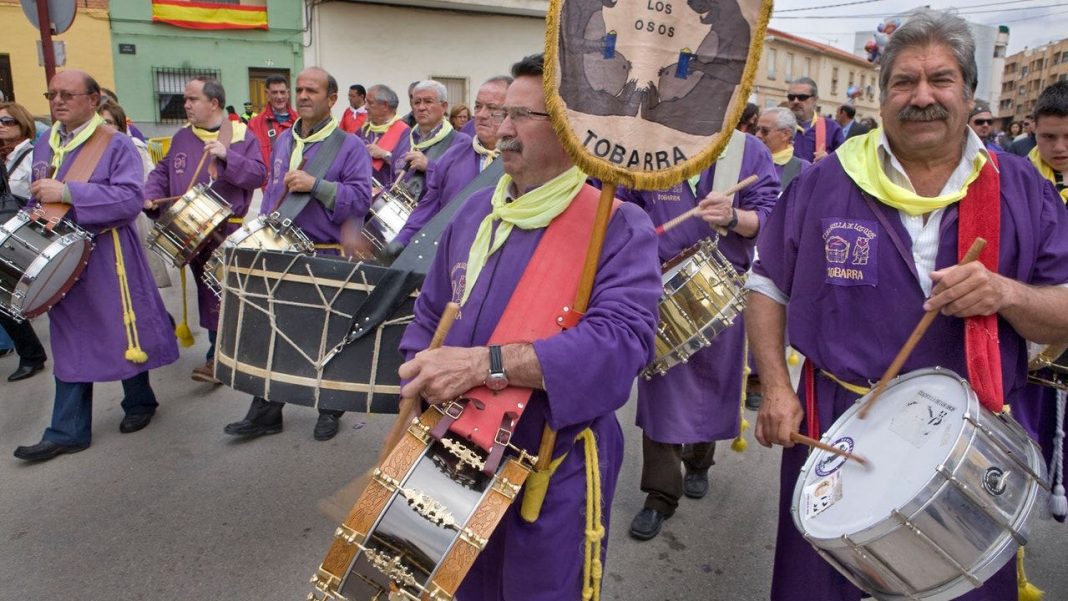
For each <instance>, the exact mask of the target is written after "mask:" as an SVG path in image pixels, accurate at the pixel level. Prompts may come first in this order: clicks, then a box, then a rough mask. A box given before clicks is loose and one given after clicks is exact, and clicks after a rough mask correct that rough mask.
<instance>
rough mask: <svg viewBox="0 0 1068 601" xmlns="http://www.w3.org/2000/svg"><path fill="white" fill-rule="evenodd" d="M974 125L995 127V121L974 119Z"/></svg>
mask: <svg viewBox="0 0 1068 601" xmlns="http://www.w3.org/2000/svg"><path fill="white" fill-rule="evenodd" d="M972 123H974V124H976V125H993V124H994V120H993V119H972Z"/></svg>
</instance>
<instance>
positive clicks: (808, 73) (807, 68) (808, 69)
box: [801, 56, 812, 77]
mask: <svg viewBox="0 0 1068 601" xmlns="http://www.w3.org/2000/svg"><path fill="white" fill-rule="evenodd" d="M801 75H802V76H803V77H812V59H811V58H810V57H807V56H806V57H805V70H804V72H803V73H801Z"/></svg>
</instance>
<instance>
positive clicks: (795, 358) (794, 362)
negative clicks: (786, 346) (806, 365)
mask: <svg viewBox="0 0 1068 601" xmlns="http://www.w3.org/2000/svg"><path fill="white" fill-rule="evenodd" d="M786 362H787V363H789V364H790V365H791V366H792V367H797V366H798V365H800V363H801V355H798V354H797V351H795V350H793V349H790V356H789V357H788V358H787V359H786Z"/></svg>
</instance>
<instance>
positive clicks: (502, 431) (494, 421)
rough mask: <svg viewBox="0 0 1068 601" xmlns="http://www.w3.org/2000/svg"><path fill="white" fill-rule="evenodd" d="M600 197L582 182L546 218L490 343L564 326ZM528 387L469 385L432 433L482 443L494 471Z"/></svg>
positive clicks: (536, 335)
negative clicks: (549, 219) (555, 214)
mask: <svg viewBox="0 0 1068 601" xmlns="http://www.w3.org/2000/svg"><path fill="white" fill-rule="evenodd" d="M599 198H600V191H599V190H597V189H596V188H594V187H593V186H590V185H588V184H587V185H585V186H583V187H582V189H581V191H580V192H579V193H578V195H577V196H576V197H575V199H574V200H573V201H572V202H571V204H570V206H568V208H567V209H565V210H564V212H563V213H561V214H560V215H559V216H558V217H557V218H556V219H554V220H553V221H552V223H550V224H549V227H548V228H547V229H546V231H545V233H544V234H543V235H542V238H541V240H540V241H539V242H538V247H537V248H536V249H535V251H534V254H533V256H532V257H531V258H530V262H529V263H528V264H527V267H526V269H524V270H523V276H522V277H521V278H520V280H519V284H518V285H517V286H516V289H515V292H514V293H513V294H512V297H511V299H509V301H508V305H507V306H506V307H505V309H504V313H503V314H502V315H501V320H500V321H499V322H498V323H497V327H496V328H495V329H494V331H493V334H492V335H491V336H490V339H489V344H502V345H503V344H508V343H513V342H533V341H535V340H540V339H543V338H548V337H550V336H553V335H555V334H558V333H559V332H560V331H561V330H562V329H565V328H566V327H567V325H568V324H569V323H570V319H569V313H570V309H569V305H570V303H571V302H572V301H573V300H574V298H575V293H576V291H577V290H578V283H579V279H580V277H581V274H582V266H583V265H582V264H583V261H581V260H578V258H579V257H582V256H584V255H585V252H586V249H587V246H588V244H589V239H590V235H591V230H592V224H593V221H594V216H595V214H596V212H597V204H598V200H599ZM619 204H620V201H619V200H615V201H614V202H613V204H612V208H613V211H614V210H615V209H616V208H617V207H618V206H619ZM565 316H568V317H565ZM532 393H533V390H531V389H530V388H521V387H518V386H510V387H508V388H505V389H504V390H502V391H500V392H497V393H495V392H493V391H491V390H490V389H488V388H486V387H485V386H479V387H476V388H473V389H472V390H470V391H468V392H467V393H466V394H465V395H464V396H463V399H461V401H454V402H452V403H450V404H449V405H447V406H446V407H445V416H444V417H443V418H442V420H441V421H440V422H438V424H437V426H436V427H435V429H434V431H432V432H431V434H432V435H434V436H435V437H437V438H440V437H441V436H443V435H444V434H445V432H446V431H452V432H454V433H455V434H457V435H459V436H462V437H464V438H466V439H468V440H470V441H472V442H474V443H475V444H477V445H478V446H479V447H481V448H482V449H485V450H486V451H488V452H489V453H490V457H489V458H488V459H487V461H486V467H485V468H484V470H483V471H484V472H486V473H489V474H492V473H494V471H496V468H497V464H499V462H500V459H501V458H502V457H503V455H504V450H505V447H507V446H508V443H509V441H510V439H511V436H512V429H513V428H514V427H515V424H516V423H517V422H518V421H519V418H520V417H521V416H522V415H523V410H524V409H525V408H526V407H527V406H528V402H527V401H528V400H529V399H530V395H531V394H532ZM464 401H466V402H464ZM442 424H444V425H442Z"/></svg>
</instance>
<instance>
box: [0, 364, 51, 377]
mask: <svg viewBox="0 0 1068 601" xmlns="http://www.w3.org/2000/svg"><path fill="white" fill-rule="evenodd" d="M42 369H44V363H38V364H37V365H19V368H18V369H16V370H15V373H13V374H11V375H10V376H8V377H7V381H8V382H18V381H19V380H25V379H26V378H28V377H30V376H32V375H34V374H36V373H37V372H39V371H41V370H42Z"/></svg>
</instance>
